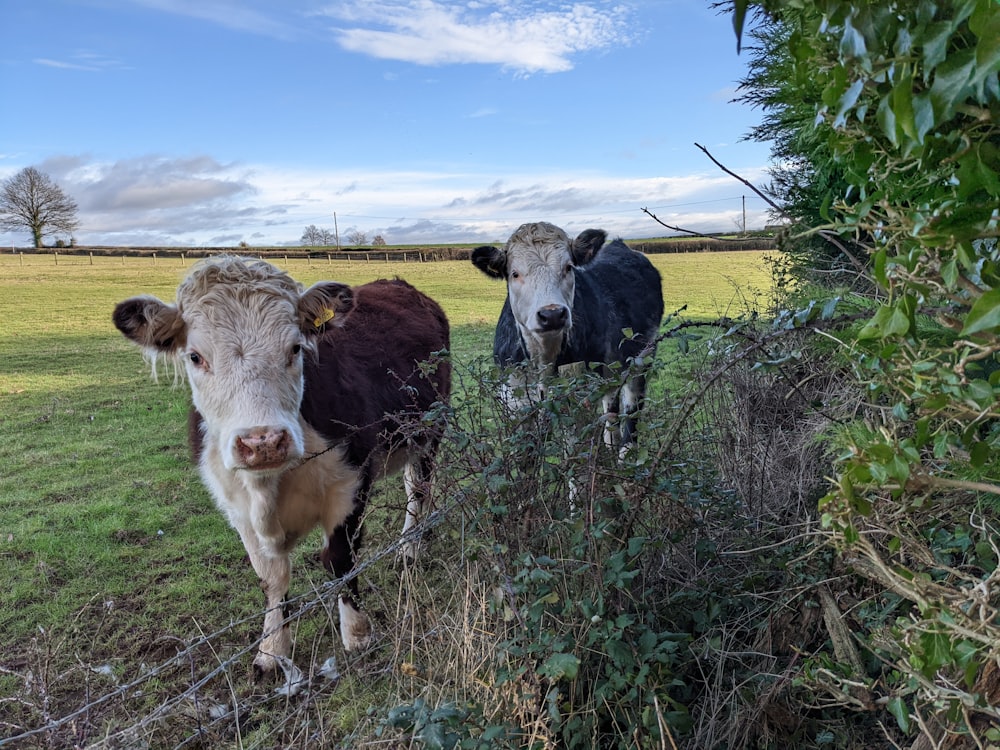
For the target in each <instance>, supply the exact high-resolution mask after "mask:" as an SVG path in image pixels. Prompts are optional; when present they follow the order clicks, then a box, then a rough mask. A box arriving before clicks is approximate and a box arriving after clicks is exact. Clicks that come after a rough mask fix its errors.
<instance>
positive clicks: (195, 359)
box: [188, 352, 205, 367]
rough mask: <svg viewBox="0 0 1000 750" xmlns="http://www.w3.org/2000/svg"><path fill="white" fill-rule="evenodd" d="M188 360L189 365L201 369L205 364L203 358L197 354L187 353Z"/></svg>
mask: <svg viewBox="0 0 1000 750" xmlns="http://www.w3.org/2000/svg"><path fill="white" fill-rule="evenodd" d="M188 359H190V360H191V364H193V365H194V366H195V367H201V366H202V365H204V364H205V358H204V357H202V356H201V355H200V354H198V352H188Z"/></svg>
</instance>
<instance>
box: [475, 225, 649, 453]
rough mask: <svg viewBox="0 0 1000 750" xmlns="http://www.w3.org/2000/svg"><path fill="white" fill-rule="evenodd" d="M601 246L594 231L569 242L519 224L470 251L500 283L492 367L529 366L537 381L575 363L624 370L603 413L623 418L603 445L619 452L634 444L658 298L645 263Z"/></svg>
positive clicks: (623, 249)
mask: <svg viewBox="0 0 1000 750" xmlns="http://www.w3.org/2000/svg"><path fill="white" fill-rule="evenodd" d="M606 238H607V233H606V232H604V231H603V230H601V229H587V230H585V231H584V232H582V233H581V234H580V235H579V236H578V237H577V238H576V239H574V240H570V238H569V237H568V236H567V235H566V233H565V232H564V231H563V230H562V229H560V228H559V227H557V226H554V225H552V224H548V223H546V222H536V223H529V224H523V225H521V226H520V227H519V228H518V229H517V231H515V232H514V233H513V234H512V235H511V236H510V239H508V240H507V244H506V245H504V247H503V248H497V247H491V246H483V247H477V248H476V249H475V250H474V251H473V252H472V263H473V264H474V265H475V266H476V267H477V268H478V269H479V270H481V271H482V272H483V273H485V274H486V275H487V276H490V277H493V278H496V279H504V280H505V281H506V282H507V299H506V301H505V302H504V305H503V309H502V310H501V312H500V319H499V320H498V321H497V327H496V332H495V334H494V338H493V357H494V359H495V360H496V362H497V364H498V365H500V366H501V367H507V366H510V365H515V364H520V363H527V364H528V366H529V368H530V369H531V370H533V371H534V374H537V375H538V376H539V377H541V378H544V376H546V375H548V374H552V373H554V372H555V371H556V370H557V369H558V368H560V367H562V366H564V365H569V364H575V363H578V362H583V363H586V364H588V365H595V364H596V365H601V366H604V369H605V371H606V370H607V367H606V366H607V365H608V364H610V363H614V362H619V363H621V364H622V366H623V367H624V368H627V369H626V370H624V372H626V373H627V375H626V378H625V381H624V384H623V387H622V388H621V391H620V393H612V394H609V395H608V396H606V397H605V399H604V403H603V407H604V411H605V414H608V415H609V416H612V415H615V414H619V413H620V414H621V416H622V418H621V419H618V420H614V419H613V418H612V419H609V420H608V421H607V422H606V424H607V427H606V430H605V442H607V443H608V444H609V446H618V447H619V449H620V450H621V451H624V450H625V449H627V447H628V446H629V445H630V444H631V443H632V442H633V441H634V439H635V427H636V418H637V416H638V411H639V409H640V408H641V406H642V401H643V398H644V396H645V390H646V369H647V365H648V363H649V362H650V361H651V360H652V355H653V354H654V352H655V347H656V338H657V333H658V331H659V327H660V323H661V321H662V319H663V290H662V286H661V282H660V274H659V272H658V271H657V270H656V268H654V267H653V264H652V263H650V262H649V259H648V258H646V256H644V255H643V254H642V253H638V252H636V251H634V250H632V249H631V248H629V247H628V246H627V245H626V244H625V243H624V242H622V241H621V240H620V239H616V240H614V241H613V242H609V243H607V244H605V240H606ZM515 377H516V376H515ZM524 385H525V383H523V382H522V381H520V380H515V381H514V382H513V383H512V386H513V387H514V388H519V387H523V386H524ZM616 424H617V428H615V426H614V425H616ZM616 432H617V433H618V434H616Z"/></svg>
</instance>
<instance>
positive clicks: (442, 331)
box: [113, 257, 450, 672]
mask: <svg viewBox="0 0 1000 750" xmlns="http://www.w3.org/2000/svg"><path fill="white" fill-rule="evenodd" d="M113 319H114V323H115V325H116V326H117V328H118V330H120V331H121V332H122V333H123V334H124V335H125V336H126V337H127V338H129V339H131V340H132V341H134V342H135V343H137V344H139V345H140V346H141V347H143V349H144V350H145V351H146V352H147V353H148V354H149V355H151V356H154V357H161V356H163V355H166V356H168V357H173V358H175V361H176V360H177V359H179V360H181V361H182V362H183V365H184V368H185V370H186V372H187V379H188V382H189V383H190V386H191V395H192V400H193V403H194V409H195V411H194V412H192V413H193V414H194V424H195V429H193V430H192V436H193V448H194V452H195V455H196V457H197V459H198V464H199V467H200V470H201V476H202V479H203V481H204V483H205V484H206V486H207V487H208V488H209V490H210V491H211V493H212V495H213V497H214V498H215V502H216V504H217V505H218V507H219V508H220V510H222V512H223V513H224V514H225V516H226V518H227V519H228V520H229V523H230V524H232V526H233V527H234V528H235V529H236V530H237V531H238V532H239V535H240V537H241V538H242V540H243V544H244V546H245V547H246V551H247V553H248V555H249V557H250V562H251V564H252V565H253V568H254V570H255V571H256V573H257V575H258V576H259V577H260V579H261V584H262V587H263V589H264V592H265V596H266V599H267V612H266V615H265V618H264V635H263V639H262V641H261V644H260V649H259V652H258V654H257V656H256V658H255V659H254V666H255V667H256V669H257V670H258V671H259V672H269V671H271V670H273V669H274V667H275V666H276V664H277V663H278V662H280V661H281V660H282V659H284V658H285V657H288V656H289V653H290V649H291V636H290V634H289V630H288V626H287V624H285V622H284V620H285V613H284V612H283V605H284V602H285V597H286V594H287V592H288V585H289V577H290V573H291V568H290V562H289V552H290V551H291V549H292V548H293V547H294V546H295V544H296V542H297V541H298V540H299V539H300V538H301V537H303V536H305V535H306V534H307V533H308V532H309V531H310V530H311V529H313V528H315V527H316V526H317V525H318V526H320V527H322V529H323V533H324V541H323V550H322V554H321V558H322V560H323V563H324V565H325V567H326V568H327V570H329V571H330V572H331V573H332V574H333V575H335V576H338V577H339V576H343V575H345V574H347V573H348V572H349V571H350V570H351V569H352V568H353V566H354V553H355V550H356V549H357V548H358V545H359V544H360V534H361V529H360V519H361V515H362V513H363V511H364V506H365V502H366V499H367V495H368V491H369V488H370V486H371V483H372V481H373V480H374V479H375V478H377V477H378V476H380V475H382V474H387V473H392V472H395V471H397V470H399V469H400V468H403V469H404V479H405V484H406V490H407V499H408V507H407V513H406V522H405V525H404V531H405V530H406V529H409V527H410V526H411V525H412V524H413V522H414V520H415V519H416V516H417V515H418V513H419V511H420V506H421V504H422V502H423V500H424V499H425V497H426V493H427V491H428V489H429V481H430V473H431V469H432V466H433V460H434V455H435V451H436V449H437V445H438V442H439V439H440V425H437V426H435V425H434V421H433V420H424V419H423V416H424V415H425V414H426V413H427V412H428V410H429V409H431V408H432V406H433V405H434V404H435V403H440V402H441V401H442V400H446V399H447V398H448V395H449V390H450V366H449V363H448V361H447V360H446V359H441V358H440V356H439V355H438V354H437V353H438V352H442V351H443V350H446V349H447V348H448V345H449V328H448V321H447V318H446V317H445V314H444V312H443V311H442V310H441V308H440V306H438V305H437V303H435V302H434V301H433V300H431V299H430V298H428V297H427V296H425V295H423V294H421V293H420V292H418V291H417V290H416V289H414V288H413V287H412V286H410V285H409V284H407V283H406V282H403V281H399V280H395V281H386V280H380V281H375V282H372V283H370V284H365V285H363V286H359V287H355V288H351V287H349V286H346V285H344V284H339V283H336V282H320V283H318V284H315V285H314V286H312V287H310V288H309V289H306V290H303V287H302V286H301V285H300V284H299V283H298V282H296V281H294V280H293V279H292V278H291V277H290V276H289V275H288V274H286V273H284V272H283V271H280V270H279V269H277V268H275V267H274V266H272V265H270V264H268V263H265V262H263V261H257V260H253V259H245V258H237V257H222V258H217V259H212V260H206V261H203V262H201V263H200V264H199V265H197V266H196V267H195V269H194V270H192V272H191V273H190V275H189V276H188V277H187V278H186V279H185V280H184V281H183V282H182V283H181V284H180V286H179V287H178V289H177V301H176V304H167V303H164V302H161V301H160V300H158V299H156V298H154V297H148V296H141V297H133V298H131V299H127V300H125V301H123V302H121V303H119V304H118V305H117V307H116V308H115V311H114V315H113ZM356 596H357V587H356V585H354V580H353V579H352V581H351V585H350V587H349V591H348V592H347V593H344V594H343V595H342V596H341V597H340V599H339V610H340V631H341V638H342V639H343V643H344V648H345V649H347V650H353V649H359V648H362V647H364V646H365V645H366V644H367V643H368V641H369V638H370V634H371V630H370V623H369V620H368V618H367V617H366V616H365V615H364V614H363V613H362V612H361V611H360V610H359V609H358V606H357V603H356V601H355V600H354V597H356Z"/></svg>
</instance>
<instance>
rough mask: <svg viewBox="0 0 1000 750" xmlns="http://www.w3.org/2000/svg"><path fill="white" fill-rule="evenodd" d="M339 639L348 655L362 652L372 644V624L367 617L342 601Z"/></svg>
mask: <svg viewBox="0 0 1000 750" xmlns="http://www.w3.org/2000/svg"><path fill="white" fill-rule="evenodd" d="M340 639H341V640H342V641H343V642H344V651H346V652H348V653H356V652H358V651H364V650H365V649H366V648H368V647H369V646H370V645H371V643H372V624H371V620H369V619H368V615H366V614H365V613H364V612H360V611H359V610H358V609H356V608H355V607H354V606H352V605H351V604H349V603H347V602H345V601H344V600H343V599H341V600H340Z"/></svg>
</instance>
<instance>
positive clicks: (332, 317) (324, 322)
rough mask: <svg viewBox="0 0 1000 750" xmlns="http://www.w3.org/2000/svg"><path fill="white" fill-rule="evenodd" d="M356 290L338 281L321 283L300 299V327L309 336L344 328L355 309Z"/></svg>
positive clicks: (310, 288) (307, 291) (312, 287)
mask: <svg viewBox="0 0 1000 750" xmlns="http://www.w3.org/2000/svg"><path fill="white" fill-rule="evenodd" d="M354 304H355V303H354V290H352V289H351V287H349V286H347V284H341V283H339V282H337V281H320V282H318V283H316V284H313V286H311V287H309V289H307V290H306V291H305V293H304V294H303V295H302V296H301V297H300V298H299V327H300V328H301V329H302V331H303V333H305V334H306V335H308V336H317V335H319V334H320V333H322V332H323V331H325V330H327V328H331V327H333V326H342V325H343V324H344V318H345V317H346V316H347V315H348V314H350V312H351V310H353V309H354Z"/></svg>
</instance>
